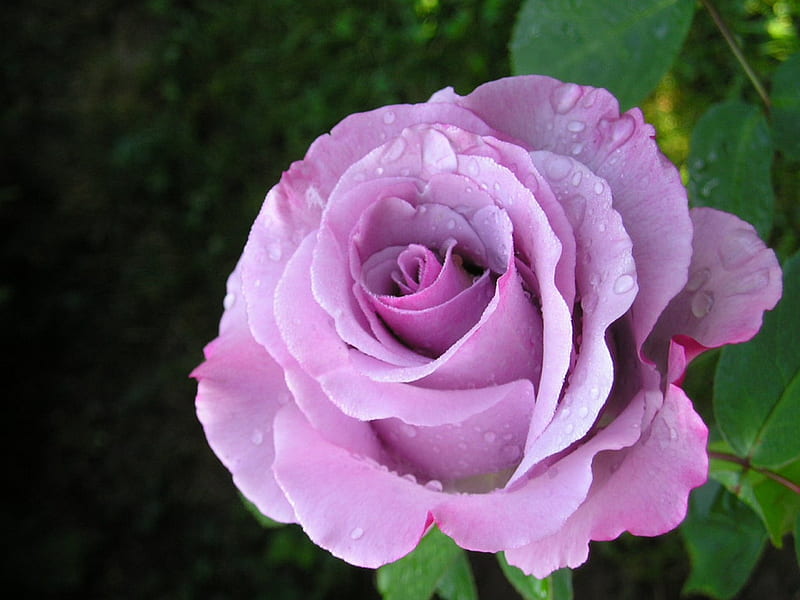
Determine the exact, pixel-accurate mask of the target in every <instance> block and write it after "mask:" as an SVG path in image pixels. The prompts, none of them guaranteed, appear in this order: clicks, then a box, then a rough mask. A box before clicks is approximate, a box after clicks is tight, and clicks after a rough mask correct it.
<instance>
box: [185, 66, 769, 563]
mask: <svg viewBox="0 0 800 600" xmlns="http://www.w3.org/2000/svg"><path fill="white" fill-rule="evenodd" d="M780 287H781V286H780V270H779V266H778V263H777V261H776V259H775V256H774V254H773V253H772V251H770V250H769V249H767V248H765V246H764V244H763V243H762V242H761V241H760V240H759V238H758V236H757V235H756V234H755V232H754V231H753V229H752V227H751V226H750V225H748V224H747V223H744V222H743V221H741V220H739V219H738V218H736V217H734V216H732V215H730V214H727V213H723V212H719V211H716V210H712V209H702V208H701V209H694V210H692V211H689V209H688V207H687V200H686V195H685V191H684V188H683V186H682V185H681V181H680V177H679V174H678V172H677V171H676V169H675V168H674V167H673V165H672V164H670V163H669V162H668V161H667V160H666V159H665V158H664V157H663V156H662V155H661V154H660V153H659V151H658V148H657V146H656V143H655V141H654V130H653V128H652V127H651V126H650V125H647V124H646V123H644V122H643V118H642V114H641V112H640V111H639V110H638V109H633V110H631V111H629V112H627V113H625V114H622V115H620V114H619V109H618V105H617V102H616V100H615V99H614V98H613V97H612V96H611V95H610V94H609V93H608V92H606V91H605V90H602V89H592V88H588V87H580V86H578V85H575V84H568V83H567V84H565V83H561V82H558V81H555V80H553V79H549V78H546V77H538V76H530V77H517V78H509V79H504V80H500V81H496V82H492V83H488V84H486V85H483V86H481V87H479V88H478V89H476V90H475V91H474V92H473V93H471V94H469V95H468V96H465V97H461V96H458V95H456V94H455V93H454V92H453V91H452V90H451V89H446V90H442V91H440V92H438V93H437V94H435V95H434V96H433V97H432V98H431V99H430V101H428V102H426V103H423V104H418V105H403V106H388V107H384V108H381V109H378V110H374V111H372V112H368V113H363V114H356V115H352V116H350V117H348V118H346V119H345V120H344V121H342V122H341V123H340V124H339V125H338V126H336V127H335V128H334V129H333V130H332V132H331V133H330V134H329V135H324V136H322V137H320V138H319V139H317V140H316V141H315V142H314V144H313V145H312V146H311V148H310V149H309V151H308V153H307V155H306V157H305V159H303V160H302V161H299V162H296V163H294V164H293V165H292V166H291V168H290V169H289V170H288V171H287V172H286V173H284V175H283V177H282V178H281V181H280V182H279V183H278V184H277V185H276V186H275V187H274V188H272V190H271V191H270V192H269V194H268V195H267V197H266V200H265V202H264V205H263V208H262V210H261V213H260V214H259V216H258V218H257V219H256V222H255V224H254V225H253V227H252V230H251V233H250V237H249V239H248V241H247V245H246V246H245V249H244V253H243V255H242V257H241V259H240V261H239V264H238V266H237V267H236V269H235V271H234V272H233V274H232V275H231V276H230V278H229V281H228V295H227V296H226V298H225V313H224V315H223V317H222V322H221V325H220V335H219V337H218V338H217V339H216V340H215V341H213V342H212V343H210V344H209V345H208V346H207V347H206V349H205V355H206V361H205V362H204V363H203V364H202V365H201V366H200V367H198V369H197V370H196V371H195V372H194V376H195V377H196V378H197V379H198V380H199V388H198V395H197V412H198V416H199V418H200V420H201V422H202V424H203V426H204V428H205V432H206V435H207V437H208V441H209V443H210V445H211V447H212V448H213V449H214V451H215V452H216V453H217V455H218V456H219V458H220V459H221V461H222V462H223V463H224V464H225V465H226V466H227V467H228V469H230V471H231V472H232V474H233V478H234V482H235V483H236V485H237V486H238V487H239V489H240V490H241V491H242V492H243V494H244V495H245V496H246V497H247V498H249V499H250V500H251V501H252V502H253V503H254V504H255V505H256V506H257V507H258V508H259V509H260V510H261V511H262V512H263V513H264V514H266V515H268V516H270V517H272V518H273V519H276V520H278V521H283V522H297V523H299V524H300V525H301V526H302V527H303V528H304V530H305V531H306V532H307V534H308V535H309V536H310V537H311V539H312V540H313V541H314V542H316V543H317V544H319V545H320V546H322V547H324V548H326V549H328V550H329V551H331V552H332V553H333V554H335V555H337V556H339V557H341V558H343V559H345V560H347V561H349V562H351V563H353V564H356V565H362V566H368V567H377V566H379V565H382V564H385V563H387V562H391V561H394V560H396V559H398V558H400V557H401V556H403V555H405V554H406V553H408V552H409V551H411V550H412V549H413V548H414V547H415V546H416V544H417V543H418V542H419V540H420V538H421V537H422V536H423V535H424V534H425V532H426V531H427V530H428V529H429V528H430V527H432V526H433V525H434V524H435V525H436V526H438V527H439V528H440V529H441V530H442V531H443V532H444V533H445V534H447V535H448V536H450V537H451V538H452V539H453V540H455V542H456V543H458V544H459V545H460V546H462V547H464V548H467V549H473V550H479V551H487V552H497V551H501V550H503V551H505V552H506V556H507V558H508V560H509V562H511V563H512V564H515V565H517V566H519V567H521V568H522V569H523V570H524V571H526V572H528V573H533V574H535V575H537V576H544V575H546V574H547V573H549V572H550V571H552V570H554V569H556V568H559V567H563V566H570V567H574V566H577V565H579V564H581V563H582V562H583V561H584V560H585V559H586V556H587V553H588V542H589V541H590V540H607V539H612V538H614V537H616V536H618V535H619V534H620V533H621V532H623V531H625V530H627V531H630V532H632V533H634V534H639V535H656V534H660V533H662V532H665V531H667V530H669V529H671V528H673V527H675V526H676V525H677V524H678V523H679V522H680V521H681V520H682V518H683V516H684V514H685V511H686V501H687V496H688V493H689V491H690V490H691V489H692V488H694V487H696V486H698V485H700V484H701V483H703V481H704V480H705V478H706V470H707V457H706V447H705V444H706V437H707V430H706V427H705V426H704V425H703V423H702V421H701V420H700V418H699V417H698V416H697V415H696V414H695V412H694V411H693V409H692V405H691V402H690V400H689V399H688V398H687V396H686V395H685V393H684V392H683V391H682V390H681V388H680V387H679V382H680V379H681V377H682V374H683V372H684V370H685V367H686V365H687V363H688V362H689V361H690V360H691V359H692V358H694V357H695V356H696V355H697V354H699V352H701V351H702V350H704V349H706V348H709V347H716V346H720V345H723V344H726V343H731V342H738V341H743V340H745V339H747V338H749V337H751V336H752V335H753V334H754V333H755V332H756V331H757V330H758V328H759V327H760V323H761V318H762V313H763V311H764V310H766V309H768V308H771V307H773V306H774V304H775V303H776V302H777V299H778V297H779V296H780Z"/></svg>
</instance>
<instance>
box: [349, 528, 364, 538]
mask: <svg viewBox="0 0 800 600" xmlns="http://www.w3.org/2000/svg"><path fill="white" fill-rule="evenodd" d="M363 535H364V530H363V529H361V527H355V528H354V529H353V531H351V532H350V539H351V540H360V539H361V537H362V536H363Z"/></svg>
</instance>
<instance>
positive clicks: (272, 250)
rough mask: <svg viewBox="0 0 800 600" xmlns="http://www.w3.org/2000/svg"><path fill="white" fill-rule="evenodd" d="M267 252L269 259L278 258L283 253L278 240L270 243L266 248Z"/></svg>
mask: <svg viewBox="0 0 800 600" xmlns="http://www.w3.org/2000/svg"><path fill="white" fill-rule="evenodd" d="M267 254H268V255H269V258H270V260H276V261H277V260H280V259H281V256H282V255H283V251H282V250H281V245H280V242H273V243H271V244H270V245H269V248H267Z"/></svg>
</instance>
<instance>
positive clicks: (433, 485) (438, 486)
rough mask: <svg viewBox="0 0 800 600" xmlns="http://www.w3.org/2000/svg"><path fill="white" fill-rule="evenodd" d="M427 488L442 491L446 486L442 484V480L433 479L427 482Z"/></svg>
mask: <svg viewBox="0 0 800 600" xmlns="http://www.w3.org/2000/svg"><path fill="white" fill-rule="evenodd" d="M425 488H426V489H429V490H431V491H433V492H441V491H442V490H443V489H444V487H443V486H442V482H441V481H439V480H438V479H431V480H430V481H429V482H428V483H426V484H425Z"/></svg>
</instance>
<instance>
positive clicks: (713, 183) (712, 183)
mask: <svg viewBox="0 0 800 600" xmlns="http://www.w3.org/2000/svg"><path fill="white" fill-rule="evenodd" d="M718 185H719V179H717V178H716V177H712V178H711V179H709V180H708V181H706V182H705V183H704V184H703V187H702V188H700V195H701V196H703V197H708V196H710V195H711V192H713V191H714V188H716V187H717V186H718Z"/></svg>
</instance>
